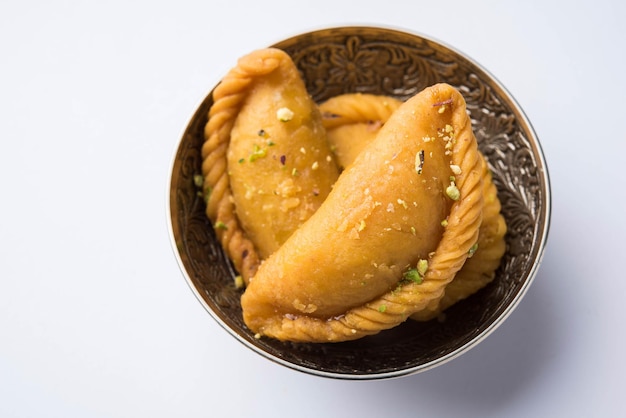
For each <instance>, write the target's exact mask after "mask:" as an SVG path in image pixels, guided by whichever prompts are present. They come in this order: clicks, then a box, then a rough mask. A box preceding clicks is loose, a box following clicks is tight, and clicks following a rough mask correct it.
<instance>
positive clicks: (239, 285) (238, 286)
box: [235, 275, 245, 289]
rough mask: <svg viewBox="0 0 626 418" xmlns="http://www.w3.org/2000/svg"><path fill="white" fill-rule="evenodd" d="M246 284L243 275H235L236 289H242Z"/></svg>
mask: <svg viewBox="0 0 626 418" xmlns="http://www.w3.org/2000/svg"><path fill="white" fill-rule="evenodd" d="M244 286H245V283H244V281H243V277H241V276H239V275H237V276H235V289H242V288H243V287H244Z"/></svg>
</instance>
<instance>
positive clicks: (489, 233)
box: [411, 157, 507, 321]
mask: <svg viewBox="0 0 626 418" xmlns="http://www.w3.org/2000/svg"><path fill="white" fill-rule="evenodd" d="M481 158H483V157H481ZM483 167H484V168H483V200H484V202H485V207H484V209H483V221H482V223H481V225H480V228H479V230H478V242H477V244H476V247H475V248H472V256H471V257H468V259H467V261H465V264H464V265H463V268H461V270H460V271H459V272H458V273H457V274H456V276H455V277H454V280H452V282H451V283H450V284H449V285H448V286H446V289H445V294H444V295H443V297H442V298H441V300H434V301H433V303H431V304H430V306H429V307H427V308H425V309H423V310H421V311H419V312H416V313H414V314H413V315H411V318H412V319H415V320H419V321H427V320H430V319H433V318H436V317H438V316H439V315H440V314H441V313H442V312H443V311H444V310H445V309H447V308H449V307H450V306H452V305H454V304H455V303H456V302H458V301H460V300H462V299H465V298H467V297H468V296H470V295H472V294H474V293H476V292H477V291H478V290H480V289H482V288H483V287H484V286H486V285H487V284H488V283H490V282H491V281H492V280H493V279H494V277H495V272H496V269H497V268H498V266H499V265H500V260H501V259H502V256H503V255H504V252H505V250H506V243H505V241H504V235H505V234H506V230H507V227H506V223H505V221H504V217H503V216H502V214H501V213H500V208H501V204H500V200H499V199H498V192H497V190H496V186H495V185H494V184H493V180H492V176H491V172H490V171H489V168H488V167H487V164H486V163H484V164H483Z"/></svg>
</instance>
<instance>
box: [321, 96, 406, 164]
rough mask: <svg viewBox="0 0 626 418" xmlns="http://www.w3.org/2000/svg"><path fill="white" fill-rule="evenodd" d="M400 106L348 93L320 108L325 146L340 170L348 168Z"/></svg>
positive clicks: (389, 99)
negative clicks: (324, 132)
mask: <svg viewBox="0 0 626 418" xmlns="http://www.w3.org/2000/svg"><path fill="white" fill-rule="evenodd" d="M401 104H402V102H401V101H400V100H397V99H394V98H392V97H387V96H380V95H375V94H364V93H347V94H342V95H339V96H335V97H332V98H330V99H328V100H327V101H325V102H324V103H322V104H321V105H320V111H321V113H322V121H323V123H324V127H325V128H326V132H327V133H328V142H329V143H330V146H331V149H332V150H333V152H334V153H335V155H336V157H337V163H338V164H339V166H340V167H341V168H345V167H347V166H348V164H350V163H351V162H352V161H354V159H355V158H356V156H357V155H358V154H359V153H360V152H361V150H362V149H363V148H364V147H365V146H366V145H367V144H368V143H370V142H371V141H373V140H374V138H375V137H376V135H377V134H378V131H379V130H380V128H381V127H382V126H383V124H384V123H385V122H387V119H389V117H390V116H391V114H392V113H393V112H394V111H395V110H396V109H397V108H398V107H400V105H401Z"/></svg>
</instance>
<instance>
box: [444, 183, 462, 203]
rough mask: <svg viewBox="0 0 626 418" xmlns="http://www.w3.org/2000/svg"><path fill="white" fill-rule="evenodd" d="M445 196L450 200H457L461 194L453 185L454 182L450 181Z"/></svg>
mask: <svg viewBox="0 0 626 418" xmlns="http://www.w3.org/2000/svg"><path fill="white" fill-rule="evenodd" d="M446 194H447V195H448V197H449V198H450V199H452V200H459V198H460V197H461V192H460V191H459V189H458V188H457V187H456V184H454V181H451V182H450V185H449V186H448V187H447V188H446Z"/></svg>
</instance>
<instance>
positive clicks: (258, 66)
mask: <svg viewBox="0 0 626 418" xmlns="http://www.w3.org/2000/svg"><path fill="white" fill-rule="evenodd" d="M213 101H214V103H213V105H212V107H211V109H210V111H209V121H208V123H207V125H206V129H205V138H206V141H205V143H204V145H203V148H202V156H203V166H202V169H203V174H204V176H205V186H204V187H205V192H206V193H207V194H208V196H209V197H208V202H207V215H208V216H209V218H210V219H211V220H212V221H213V224H214V227H215V230H216V233H217V236H218V239H219V240H220V242H221V243H222V245H223V247H224V248H225V249H226V251H227V253H228V255H229V257H230V258H231V260H232V261H233V263H234V265H235V268H236V269H237V270H238V271H239V272H240V274H241V275H242V276H243V279H244V281H245V282H247V281H248V280H249V277H251V276H252V275H253V274H254V272H255V271H256V268H257V267H258V264H259V262H260V260H262V259H265V258H266V257H268V256H269V255H270V254H272V253H273V252H274V251H276V250H277V249H278V248H279V247H280V245H282V243H283V242H284V241H285V240H286V239H287V238H288V237H289V236H290V235H291V233H292V232H293V231H294V230H295V229H297V228H298V227H299V226H300V224H302V223H303V222H304V221H305V220H307V219H308V218H309V217H310V216H311V215H312V214H313V213H314V212H315V211H316V210H317V208H318V207H319V206H320V205H321V203H322V202H323V201H324V199H325V198H326V196H327V195H328V193H329V192H330V189H331V186H332V184H333V183H334V182H335V181H336V179H337V177H338V175H339V172H338V168H337V166H336V164H335V161H334V159H333V157H332V153H331V151H330V147H329V145H328V142H327V140H326V133H325V129H324V127H323V125H322V120H321V115H320V112H319V110H318V108H317V106H316V104H315V103H314V102H313V100H312V99H311V98H310V97H309V95H308V93H307V91H306V88H305V86H304V83H303V81H302V79H301V78H300V75H299V73H298V70H297V68H296V67H295V65H294V63H293V62H292V60H291V58H290V57H289V56H288V55H287V54H286V53H285V52H283V51H281V50H279V49H274V48H268V49H263V50H258V51H255V52H253V53H251V54H249V55H247V56H245V57H243V58H241V59H240V60H239V61H238V65H237V66H236V67H235V68H233V69H232V70H231V71H230V72H229V73H228V74H227V75H226V77H225V78H224V79H223V80H222V81H221V83H220V84H219V85H218V86H217V87H216V88H215V90H214V92H213Z"/></svg>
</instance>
